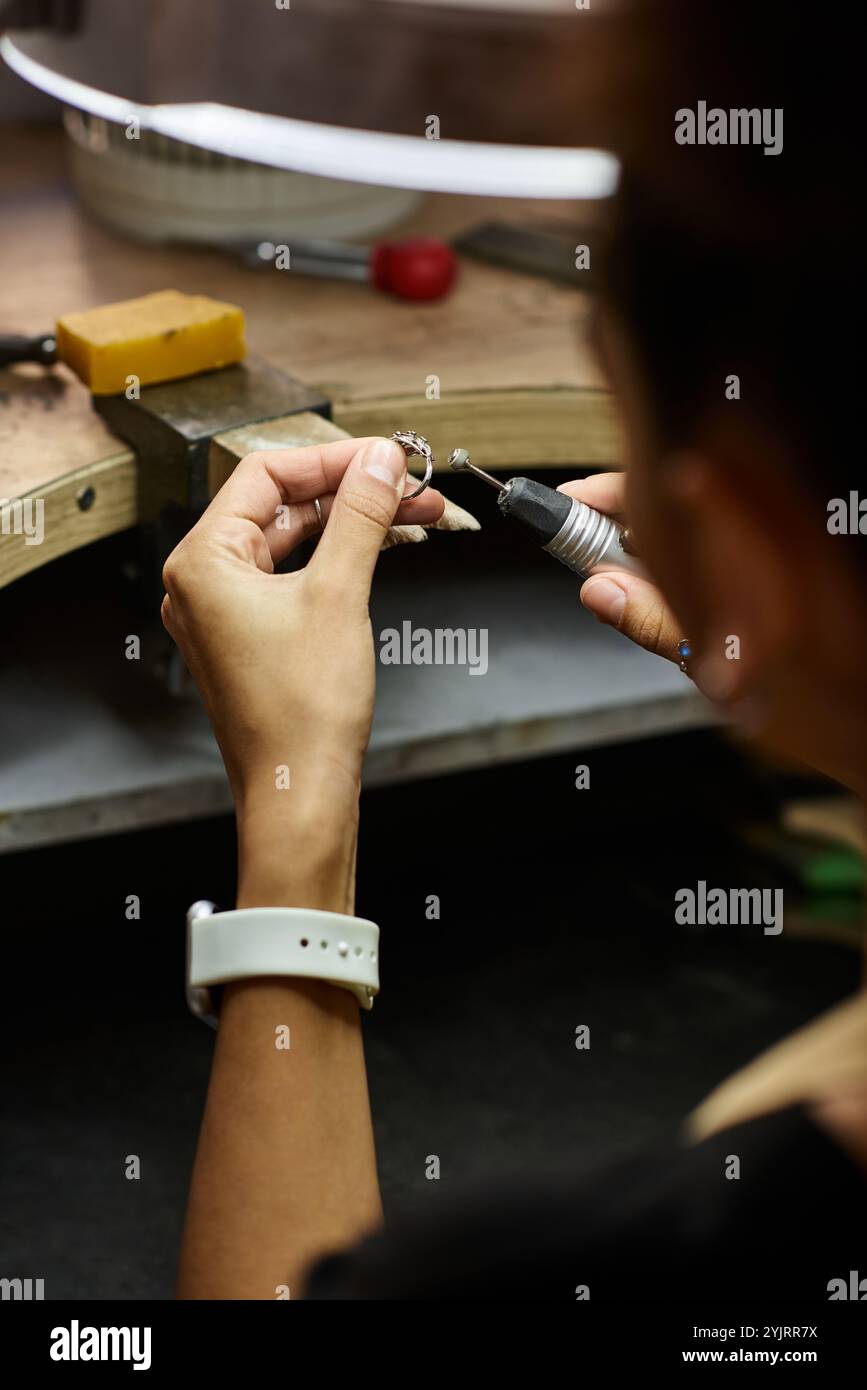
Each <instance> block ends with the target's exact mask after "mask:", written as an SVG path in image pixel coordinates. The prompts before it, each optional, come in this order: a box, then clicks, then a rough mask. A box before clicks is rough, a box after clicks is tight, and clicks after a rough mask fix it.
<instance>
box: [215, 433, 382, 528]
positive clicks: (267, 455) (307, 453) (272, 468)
mask: <svg viewBox="0 0 867 1390" xmlns="http://www.w3.org/2000/svg"><path fill="white" fill-rule="evenodd" d="M365 443H367V439H334V440H331V441H330V442H329V443H327V444H306V445H304V446H303V447H302V448H300V449H265V450H262V451H261V452H260V453H255V454H248V455H247V457H246V458H243V459H242V460H241V462H240V463H239V464H238V466H237V468H236V469H235V471H234V473H232V474H231V476H230V477H229V478H228V479H227V481H226V482H225V483H224V484H223V486H222V487H221V488H220V491H219V492H218V493H217V495H216V497H214V499H213V501H212V502H211V505H210V506H209V507H208V509H207V511H206V512H205V516H206V517H207V515H208V513H210V514H211V516H232V517H241V518H242V519H243V520H245V521H252V522H254V523H255V525H256V526H260V527H261V528H262V530H263V531H264V530H265V527H266V526H267V525H268V524H269V522H273V520H274V517H275V516H276V515H277V508H278V507H281V506H286V505H287V504H291V503H292V502H311V501H312V500H313V498H314V497H322V496H323V495H325V494H327V493H334V492H336V491H337V488H338V486H339V484H340V480H341V478H342V477H343V475H344V473H345V472H346V469H347V468H348V467H349V464H350V461H351V460H352V459H353V458H354V457H355V455H356V454H357V453H358V450H359V449H360V448H362V446H363V445H364V444H365Z"/></svg>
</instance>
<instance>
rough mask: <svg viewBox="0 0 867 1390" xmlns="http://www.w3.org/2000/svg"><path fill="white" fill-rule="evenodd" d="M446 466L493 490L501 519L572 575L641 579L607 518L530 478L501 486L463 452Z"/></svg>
mask: <svg viewBox="0 0 867 1390" xmlns="http://www.w3.org/2000/svg"><path fill="white" fill-rule="evenodd" d="M449 463H450V464H451V466H452V468H453V469H454V470H455V471H456V472H458V473H463V472H469V473H474V474H475V475H476V477H477V478H481V479H482V480H483V481H484V482H486V483H489V484H490V485H491V486H492V487H495V488H496V489H497V490H498V492H499V497H498V498H497V502H498V505H499V508H500V511H501V512H502V513H503V516H507V517H510V518H511V519H512V520H513V521H518V522H520V523H521V525H522V526H524V528H525V529H526V530H527V531H529V532H530V534H531V535H532V536H534V537H535V539H536V540H537V541H538V542H539V544H540V545H541V546H542V548H543V549H544V550H547V551H548V552H549V554H551V555H553V556H554V557H555V559H557V560H559V561H560V563H561V564H563V565H566V566H567V567H568V568H569V569H570V570H574V571H575V573H576V574H581V575H585V574H590V573H598V572H599V571H600V570H605V569H625V570H629V571H631V573H633V574H643V573H644V570H643V569H642V567H641V564H640V563H639V561H638V560H637V559H636V558H635V556H634V555H633V554H631V552H630V551H629V550H627V549H626V548H625V546H624V536H625V535H626V536H627V540H628V533H626V532H625V531H624V528H623V527H622V526H620V525H619V523H618V522H616V521H612V519H611V517H610V516H605V514H604V513H603V512H597V511H596V510H595V509H594V508H593V507H588V505H587V503H586V502H579V501H578V499H577V498H575V497H567V495H566V493H565V492H556V491H555V490H554V488H550V487H546V486H545V484H544V483H537V482H535V481H534V480H533V479H532V478H510V479H509V481H508V482H506V483H501V482H500V480H499V479H498V478H494V477H492V476H491V475H490V473H485V472H483V471H482V469H481V468H476V466H475V465H474V464H473V463H471V462H470V456H469V454H468V453H467V451H466V449H454V450H453V451H452V453H451V454H450V456H449Z"/></svg>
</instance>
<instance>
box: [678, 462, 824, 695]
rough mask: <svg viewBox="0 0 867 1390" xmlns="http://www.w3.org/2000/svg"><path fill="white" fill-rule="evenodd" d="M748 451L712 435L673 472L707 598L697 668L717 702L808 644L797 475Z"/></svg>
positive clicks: (699, 615) (695, 636)
mask: <svg viewBox="0 0 867 1390" xmlns="http://www.w3.org/2000/svg"><path fill="white" fill-rule="evenodd" d="M747 438H749V436H747ZM733 444H734V446H735V447H734V449H733V448H732V445H733ZM748 450H749V445H748V444H747V442H746V440H745V439H744V438H743V437H741V438H740V439H739V440H738V439H735V440H731V439H723V438H722V437H716V438H710V439H709V440H708V442H707V444H706V447H705V449H704V450H703V451H702V452H690V453H689V454H682V455H678V456H676V457H672V458H670V459H669V460H667V462H666V465H665V473H666V488H667V491H668V493H669V496H670V499H671V502H672V503H673V504H674V506H675V508H676V510H677V511H678V512H679V513H680V521H681V525H682V526H683V527H684V528H685V533H684V543H685V546H686V547H687V548H688V550H689V552H690V555H691V565H692V570H693V573H694V574H695V576H696V582H697V587H698V591H699V592H700V593H701V595H702V602H701V609H700V611H697V612H696V613H695V614H694V617H695V619H696V620H697V623H698V627H697V630H695V631H693V632H692V633H691V634H690V636H691V638H692V641H693V643H694V649H695V652H696V661H695V665H694V668H693V671H694V675H695V679H696V683H697V684H698V685H699V687H700V688H701V689H702V690H703V691H704V692H705V694H707V695H708V696H709V697H710V698H711V699H716V700H730V699H738V698H740V697H741V696H742V695H743V694H744V691H745V689H746V688H748V687H749V686H751V685H752V684H753V683H754V682H755V680H756V677H757V676H758V675H759V674H760V673H761V672H762V671H763V670H766V669H770V668H771V667H773V666H774V665H776V664H777V662H778V661H780V660H781V659H782V658H783V656H784V654H785V653H786V652H787V651H788V650H789V649H791V647H792V646H793V644H795V643H797V642H798V641H801V642H803V641H804V640H806V638H805V618H806V614H805V613H804V611H803V595H802V592H801V591H802V565H803V561H804V557H803V555H801V554H799V548H798V541H797V537H798V536H799V535H800V534H801V533H802V532H803V530H804V521H803V516H802V515H799V513H798V500H799V499H798V498H796V497H795V496H794V495H793V494H792V485H791V475H790V473H789V477H788V478H787V479H786V478H784V476H783V474H782V473H781V472H778V470H777V469H776V468H775V467H774V465H773V462H772V460H770V459H768V458H767V457H765V456H762V458H761V459H759V458H756V457H754V456H752V457H751V456H750V453H749V452H748Z"/></svg>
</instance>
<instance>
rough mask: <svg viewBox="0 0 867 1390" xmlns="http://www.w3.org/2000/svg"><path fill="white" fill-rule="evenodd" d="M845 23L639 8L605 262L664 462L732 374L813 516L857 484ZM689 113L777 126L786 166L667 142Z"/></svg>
mask: <svg viewBox="0 0 867 1390" xmlns="http://www.w3.org/2000/svg"><path fill="white" fill-rule="evenodd" d="M844 8H845V10H846V11H849V13H842V14H841V12H840V11H841V10H842V9H844ZM857 14H858V8H857V7H856V6H852V7H848V6H846V7H834V9H833V10H832V11H826V10H823V9H822V7H821V6H817V5H809V6H807V5H803V6H799V5H798V3H797V0H786V3H783V0H725V3H720V0H717V3H714V2H713V0H634V2H633V3H632V4H631V5H630V6H629V15H628V21H627V22H628V26H629V40H628V45H627V46H628V51H629V55H630V57H629V63H628V65H627V66H628V71H629V75H630V84H631V90H630V92H629V93H628V94H626V100H627V103H628V107H629V116H630V120H629V122H628V123H626V122H624V123H623V125H622V130H623V139H622V145H623V148H622V149H621V151H620V153H621V157H622V160H623V165H624V175H623V179H622V183H621V188H620V191H619V194H618V197H617V198H616V199H615V204H614V207H613V210H612V213H613V216H612V226H611V229H610V242H609V245H608V250H607V257H606V275H605V284H606V293H607V299H608V302H609V303H610V304H611V306H612V307H613V308H614V309H615V311H617V312H618V313H619V314H620V316H621V317H622V318H623V319H624V321H625V323H626V325H627V328H628V330H629V332H630V337H631V339H632V341H633V343H634V345H635V348H636V351H637V353H638V356H639V361H640V364H641V367H642V370H643V373H644V375H645V378H646V381H647V384H648V386H649V388H650V391H651V394H652V400H653V408H654V410H655V412H656V423H657V426H658V430H659V433H660V436H661V437H662V438H663V440H664V441H665V443H666V445H667V446H676V445H678V444H681V443H684V442H686V441H687V440H688V438H689V435H690V432H691V430H692V429H693V427H694V425H695V424H696V422H697V420H698V419H699V418H700V416H701V415H702V414H703V413H705V412H706V411H707V410H709V409H713V410H718V409H720V408H721V407H722V406H723V405H724V402H725V396H724V384H725V378H726V377H727V376H728V375H730V374H731V373H736V374H737V375H738V376H739V377H740V383H741V388H740V389H741V403H742V405H743V407H744V409H745V411H747V412H752V413H753V415H754V416H756V417H758V418H759V419H761V421H762V423H763V424H766V425H768V426H769V427H770V428H771V429H773V430H775V431H777V432H779V433H781V434H782V435H783V436H784V438H785V441H786V445H787V447H790V448H791V450H792V452H793V457H795V458H797V459H798V460H799V462H800V466H801V467H802V468H803V469H804V470H805V476H806V477H807V479H808V482H809V484H810V485H811V486H812V488H813V489H814V491H815V492H816V494H817V496H821V498H822V499H823V500H825V501H827V499H829V498H830V497H833V496H845V495H846V494H847V492H848V490H849V489H850V488H857V486H858V485H859V484H861V485H862V487H863V486H864V480H865V469H864V466H863V464H862V462H861V457H862V454H863V441H862V440H861V439H860V438H856V437H855V430H854V423H855V418H856V412H858V402H859V396H860V392H861V390H862V389H863V388H862V385H861V381H860V380H859V371H860V361H859V360H858V359H859V358H860V340H861V336H862V332H861V319H860V305H859V304H858V303H857V302H856V294H857V289H858V287H859V286H860V282H861V264H862V260H863V257H864V254H865V243H864V239H863V237H862V235H861V232H860V222H861V220H862V218H861V214H860V210H859V214H858V224H859V225H858V227H857V228H856V225H855V222H854V207H853V205H854V204H855V202H856V200H857V202H858V204H859V205H860V204H861V201H862V199H861V198H860V197H859V189H858V184H859V182H860V169H861V163H862V139H861V130H862V125H861V118H860V116H859V115H858V113H857V112H856V110H855V107H856V94H858V93H859V92H860V87H861V86H863V78H862V77H861V76H860V73H858V72H856V63H857V65H858V66H860V63H861V58H860V53H861V48H860V45H859V43H858V42H857V41H856V32H855V16H856V15H857ZM699 102H705V103H706V104H707V107H708V108H712V107H717V108H722V109H724V110H726V111H729V110H740V109H749V108H759V109H761V108H768V109H770V110H774V109H781V110H782V112H783V117H782V130H783V146H782V150H781V152H780V153H778V154H765V153H764V149H763V147H762V146H761V145H754V144H749V145H746V144H744V145H734V144H729V145H723V144H716V145H710V144H706V145H699V144H694V145H691V144H679V143H677V141H676V140H675V127H676V119H677V118H676V113H677V112H678V111H679V110H681V109H683V108H686V109H690V110H693V111H695V110H697V107H698V103H699ZM733 408H734V409H737V408H738V407H737V406H734V407H733ZM865 490H867V489H865Z"/></svg>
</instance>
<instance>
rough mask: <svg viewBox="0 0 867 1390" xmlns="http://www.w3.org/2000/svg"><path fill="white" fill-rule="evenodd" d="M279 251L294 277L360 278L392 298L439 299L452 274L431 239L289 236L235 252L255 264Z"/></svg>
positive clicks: (443, 247) (449, 256) (443, 249)
mask: <svg viewBox="0 0 867 1390" xmlns="http://www.w3.org/2000/svg"><path fill="white" fill-rule="evenodd" d="M226 249H227V250H231V249H233V248H231V247H227V248H226ZM280 252H282V253H283V255H284V256H285V255H287V254H288V256H289V264H288V266H285V267H284V268H285V269H290V268H291V270H292V271H293V273H294V274H296V275H321V276H323V277H325V278H326V279H334V280H360V281H362V282H364V283H366V284H369V285H373V286H374V288H375V289H378V290H383V291H385V293H387V294H392V295H394V296H395V297H396V298H397V299H414V300H425V299H442V297H443V295H446V294H448V292H449V290H450V289H451V288H452V286H453V284H454V282H455V277H456V276H457V272H458V258H457V256H456V255H455V253H454V251H453V250H452V248H451V247H450V246H449V245H448V243H447V242H445V241H440V240H439V239H438V238H436V237H422V236H420V237H412V238H410V240H408V241H394V242H392V241H376V242H374V244H373V245H372V246H356V245H354V244H352V243H351V242H343V241H325V240H322V239H321V238H315V239H313V240H311V239H310V238H304V239H302V238H300V237H291V238H287V243H286V245H285V246H281V245H276V246H275V244H274V243H273V242H271V241H262V242H259V244H258V245H257V246H254V247H246V248H242V249H241V252H240V254H241V259H242V260H243V262H244V264H245V265H248V266H257V267H260V268H261V267H262V266H267V265H270V264H274V265H279V263H280Z"/></svg>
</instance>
